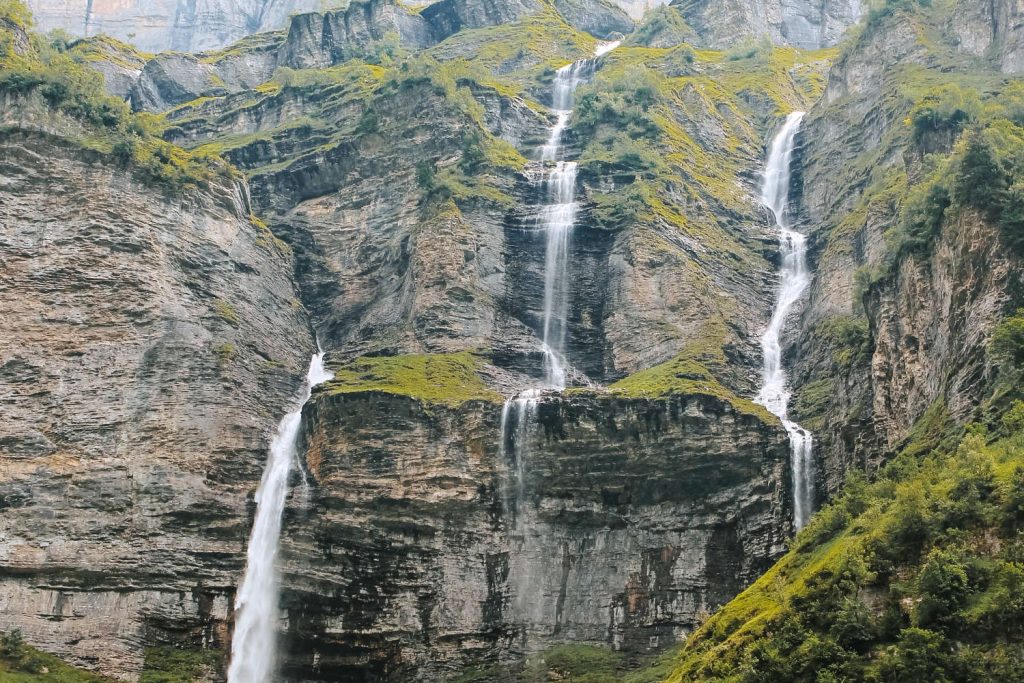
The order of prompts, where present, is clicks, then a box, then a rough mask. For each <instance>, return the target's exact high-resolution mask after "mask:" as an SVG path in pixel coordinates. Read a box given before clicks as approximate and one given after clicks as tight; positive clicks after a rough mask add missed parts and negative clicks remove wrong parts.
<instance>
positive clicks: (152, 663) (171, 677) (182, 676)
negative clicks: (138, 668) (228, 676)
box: [139, 645, 224, 683]
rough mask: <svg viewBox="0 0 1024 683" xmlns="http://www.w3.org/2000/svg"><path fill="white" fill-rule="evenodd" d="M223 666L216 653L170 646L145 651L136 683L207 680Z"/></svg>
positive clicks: (220, 654) (217, 651)
mask: <svg viewBox="0 0 1024 683" xmlns="http://www.w3.org/2000/svg"><path fill="white" fill-rule="evenodd" d="M223 665H224V653H222V652H221V651H219V650H204V649H199V648H188V649H186V648H178V647H173V646H170V645H167V646H161V647H149V648H146V655H145V660H144V663H143V669H142V676H140V677H139V683H193V682H194V681H199V680H209V679H210V678H211V677H213V676H215V675H216V674H218V673H219V672H220V670H221V668H222V667H223Z"/></svg>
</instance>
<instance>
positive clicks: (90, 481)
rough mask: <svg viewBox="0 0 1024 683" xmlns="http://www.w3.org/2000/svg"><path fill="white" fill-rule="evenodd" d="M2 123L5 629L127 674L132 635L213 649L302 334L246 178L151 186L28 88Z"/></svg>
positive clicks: (224, 623)
mask: <svg viewBox="0 0 1024 683" xmlns="http://www.w3.org/2000/svg"><path fill="white" fill-rule="evenodd" d="M0 120H2V122H3V125H4V133H3V136H2V137H0V149H2V151H0V159H2V161H0V184H2V186H3V188H4V191H3V199H2V200H0V244H2V251H3V254H4V255H3V270H4V278H3V282H2V283H0V290H2V293H3V297H4V299H5V301H6V303H5V305H4V326H5V332H4V335H3V338H2V340H0V405H2V412H3V414H4V416H5V419H4V420H3V424H2V425H0V462H2V463H3V466H2V468H0V510H2V513H0V574H2V575H3V577H4V578H3V581H2V582H0V611H2V612H3V614H4V622H5V624H4V628H8V627H11V626H15V625H16V626H17V627H18V628H20V629H21V630H22V632H23V633H24V635H25V638H26V639H27V640H28V641H29V642H31V643H33V644H34V645H37V646H39V647H41V648H44V649H46V650H48V651H51V652H54V653H57V654H59V655H61V656H62V657H65V658H66V659H67V660H68V661H70V662H73V663H76V664H79V665H83V666H86V667H89V668H100V669H102V670H103V671H104V672H106V673H108V674H111V675H115V676H118V677H124V678H127V679H134V678H135V677H137V675H138V672H139V671H140V669H141V668H142V663H143V652H144V650H145V648H146V647H149V646H152V645H159V644H175V645H180V646H183V647H196V648H198V647H201V646H207V647H209V646H214V647H226V646H227V643H228V641H229V624H230V620H231V609H232V607H231V605H232V599H233V594H234V590H235V586H236V584H237V581H238V577H239V576H240V575H241V571H242V566H243V563H244V557H245V554H244V549H245V542H246V538H247V536H248V529H249V523H250V515H251V513H252V506H251V498H250V496H251V494H252V491H253V490H254V488H255V486H256V484H257V483H258V481H259V479H260V476H261V472H262V468H263V463H264V461H265V459H266V449H267V445H268V442H269V438H270V435H271V431H272V429H273V426H274V425H275V424H276V422H277V420H278V419H279V418H280V416H281V415H282V414H283V412H285V410H286V407H288V406H290V404H291V402H292V401H293V400H294V392H295V391H296V388H297V387H298V386H299V384H300V382H301V377H302V374H303V371H304V369H305V366H306V364H307V360H308V355H307V354H308V353H311V352H312V350H313V349H314V342H313V339H312V335H311V334H310V332H309V327H308V323H307V320H306V317H305V313H304V311H303V309H302V307H301V305H300V304H299V303H298V300H297V298H296V293H295V290H294V288H293V284H292V280H291V264H290V260H289V258H288V256H287V254H286V253H283V252H282V251H281V250H280V249H279V247H278V246H276V245H275V241H274V240H273V239H272V236H270V235H269V233H267V232H266V230H265V229H264V228H261V227H260V226H259V225H258V224H256V223H254V222H252V221H251V220H250V208H249V200H248V196H247V190H246V187H245V185H244V184H241V183H237V182H236V181H232V180H227V179H222V180H218V181H217V182H215V184H214V185H213V186H211V187H210V188H209V189H207V190H193V191H186V192H184V193H170V192H168V191H166V190H165V189H164V188H162V187H160V186H159V185H157V186H154V185H150V184H147V183H145V182H143V181H142V180H141V179H140V178H138V177H136V176H135V175H134V173H133V172H132V171H131V170H126V169H124V168H121V167H118V166H115V165H112V164H110V163H108V162H106V161H104V159H103V158H102V157H97V155H96V154H94V153H87V152H82V151H76V150H77V149H78V148H77V147H76V145H75V144H74V143H73V137H68V138H65V137H62V136H61V135H60V134H59V131H61V130H68V129H69V127H70V124H68V123H67V122H63V123H62V122H60V121H57V120H52V118H51V115H50V114H49V113H48V109H47V108H46V107H44V106H43V104H42V101H41V100H39V101H34V100H32V101H22V100H13V99H10V98H7V99H4V100H3V101H2V103H0ZM55 197H59V201H55Z"/></svg>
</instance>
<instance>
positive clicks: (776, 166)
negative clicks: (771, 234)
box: [757, 112, 814, 529]
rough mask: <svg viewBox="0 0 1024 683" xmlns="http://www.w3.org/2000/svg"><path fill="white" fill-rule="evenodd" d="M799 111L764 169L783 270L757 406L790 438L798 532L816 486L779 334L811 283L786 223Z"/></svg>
mask: <svg viewBox="0 0 1024 683" xmlns="http://www.w3.org/2000/svg"><path fill="white" fill-rule="evenodd" d="M803 117H804V113H803V112H793V113H792V114H790V115H789V116H788V117H787V118H786V122H785V124H783V126H782V129H781V130H780V131H779V133H778V134H777V135H776V136H775V139H774V140H772V144H771V149H770V150H769V153H768V161H767V163H766V164H765V171H764V184H763V186H762V188H761V202H762V203H763V204H764V205H765V206H766V207H768V209H769V210H770V211H771V212H772V215H773V216H774V217H775V225H776V228H777V229H778V232H779V242H780V251H781V253H782V268H781V270H780V272H779V294H778V300H777V301H776V303H775V310H774V311H773V313H772V318H771V321H770V322H769V323H768V329H767V330H766V331H765V333H764V336H763V337H762V338H761V348H762V350H763V352H764V370H763V373H764V381H763V384H762V386H761V392H760V393H759V394H758V397H757V402H758V403H760V404H761V405H763V406H764V407H765V408H767V409H768V410H769V411H770V412H771V413H772V414H774V415H777V416H778V417H779V419H780V420H782V424H783V426H784V427H785V428H786V431H787V432H788V433H789V442H790V451H791V456H790V460H791V468H792V477H793V518H794V519H793V521H794V524H795V526H796V528H797V529H800V528H802V527H803V526H804V525H805V524H806V523H807V518H808V517H809V516H810V514H811V511H812V510H811V507H812V505H813V495H814V490H813V486H814V482H813V476H814V474H813V469H812V461H811V456H812V453H813V446H814V441H813V438H812V436H811V433H810V432H809V431H807V430H806V429H804V428H803V427H801V426H800V425H798V424H797V423H795V422H793V421H792V420H790V419H789V418H788V417H787V410H788V407H789V396H790V392H789V389H788V387H787V383H786V371H785V369H784V368H783V367H782V339H781V338H782V331H783V328H784V326H785V324H786V318H787V317H788V316H789V314H790V312H791V311H792V309H793V305H794V304H796V302H797V301H799V300H800V297H801V296H802V295H803V293H804V290H805V289H807V285H808V284H809V283H810V274H809V273H808V271H807V237H806V236H804V235H802V234H800V233H799V232H796V231H794V230H791V229H790V228H789V225H788V224H787V216H786V205H787V203H788V199H789V178H790V166H791V163H792V159H793V147H794V144H795V140H796V134H797V131H798V130H799V128H800V123H801V122H802V121H803Z"/></svg>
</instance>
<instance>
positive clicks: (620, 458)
mask: <svg viewBox="0 0 1024 683" xmlns="http://www.w3.org/2000/svg"><path fill="white" fill-rule="evenodd" d="M500 413H501V406H500V404H493V403H481V402H470V403H466V404H463V405H461V406H459V407H457V408H445V407H441V406H430V407H428V406H425V405H423V404H421V403H419V402H417V401H415V400H411V399H408V398H404V397H397V396H389V395H386V394H379V393H365V394H361V393H356V394H344V395H338V396H331V395H329V392H326V391H325V392H321V393H320V394H318V395H317V396H316V397H314V401H313V402H312V403H311V404H310V405H309V407H308V409H307V411H306V415H305V418H306V420H305V428H304V440H305V445H306V460H305V463H306V466H307V467H308V470H309V474H310V476H311V479H312V481H313V482H314V486H313V491H312V495H311V498H310V499H309V502H308V504H307V505H305V506H303V505H294V506H292V507H291V508H290V509H289V512H288V514H287V523H286V529H285V532H284V533H285V537H284V546H283V555H284V574H285V584H286V588H285V593H284V597H283V604H284V607H285V609H286V610H287V612H288V615H289V617H288V624H289V625H288V629H287V634H286V636H285V639H286V641H287V642H288V643H289V646H288V651H287V652H288V654H287V663H286V671H287V672H288V674H289V675H290V676H292V677H294V678H296V679H302V680H317V681H329V680H346V679H347V678H348V677H353V676H365V675H367V673H366V672H368V671H369V672H372V674H373V675H376V676H379V677H381V678H384V677H390V679H392V680H444V679H445V678H446V677H450V676H452V675H453V674H454V672H456V671H459V670H460V667H461V666H464V665H465V664H467V663H469V662H474V661H475V662H481V661H483V662H488V661H489V662H496V661H502V660H505V659H507V658H509V657H512V656H514V655H515V654H516V653H521V652H525V651H533V650H537V649H540V648H543V647H545V646H547V645H550V644H551V643H554V642H564V641H570V642H587V643H596V644H607V645H616V646H620V647H628V648H629V649H631V650H639V651H647V650H650V649H657V648H659V647H662V646H665V645H668V644H670V643H672V642H675V640H676V639H677V638H678V637H679V636H680V635H682V634H684V633H686V632H687V631H689V630H690V629H691V628H692V627H693V625H694V624H695V623H697V621H698V620H699V619H700V614H701V613H703V612H705V611H706V610H710V609H713V608H714V607H715V606H717V605H719V604H721V603H722V602H723V601H724V600H726V599H728V597H729V596H731V595H732V594H734V593H735V592H736V591H738V590H739V589H740V588H741V587H742V586H744V585H746V584H747V583H748V582H749V581H750V580H751V579H753V578H754V577H756V576H757V575H759V574H760V572H762V571H763V570H764V569H765V568H766V567H767V566H768V563H769V562H770V561H771V558H773V557H775V556H776V555H777V554H778V553H779V552H780V551H781V550H782V544H783V535H784V533H785V529H787V528H788V524H789V522H788V519H789V503H788V500H789V496H788V483H787V477H788V475H787V466H788V465H787V461H788V445H787V443H788V442H787V441H786V437H785V434H784V432H783V431H782V429H781V426H768V425H766V424H765V423H764V422H762V421H761V419H760V418H758V417H754V416H752V415H746V414H743V413H740V412H737V411H736V410H735V409H733V408H732V407H730V406H729V405H728V404H724V403H721V402H719V401H717V400H716V399H713V398H710V397H704V398H699V397H690V398H674V399H665V400H643V399H625V398H616V397H614V396H607V395H587V394H579V395H575V396H573V397H571V398H562V397H558V396H551V397H549V398H545V399H543V400H542V401H541V402H540V404H539V405H538V408H537V422H536V424H535V425H534V426H533V427H531V428H530V430H529V438H528V443H527V445H526V448H525V450H524V453H526V454H527V455H526V456H525V458H526V459H525V462H524V470H525V476H524V477H523V478H522V479H521V480H517V477H516V473H515V464H514V463H513V462H510V461H509V460H508V459H507V453H505V454H503V453H502V449H501V447H500V443H499V442H500V441H501V439H500V432H499V422H500V420H499V417H500ZM652 467H653V468H655V469H657V471H658V472H659V474H658V476H656V477H652V476H650V473H651V468H652Z"/></svg>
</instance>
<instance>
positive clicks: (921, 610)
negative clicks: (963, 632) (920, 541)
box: [914, 548, 970, 627]
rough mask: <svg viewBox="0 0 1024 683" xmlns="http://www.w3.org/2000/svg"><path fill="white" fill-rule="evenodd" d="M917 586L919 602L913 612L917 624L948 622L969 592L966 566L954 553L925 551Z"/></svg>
mask: <svg viewBox="0 0 1024 683" xmlns="http://www.w3.org/2000/svg"><path fill="white" fill-rule="evenodd" d="M917 586H918V591H919V592H920V594H921V602H920V603H919V604H918V605H917V609H916V610H915V613H914V616H915V620H916V621H917V624H918V625H919V626H938V627H945V626H949V625H950V624H951V623H952V622H953V621H954V619H955V615H956V612H957V611H958V610H959V609H960V607H962V606H963V604H964V603H965V602H966V601H967V598H968V595H969V594H970V586H969V582H968V579H967V569H966V567H965V566H964V565H963V564H962V563H961V562H960V560H959V558H958V557H957V556H956V555H954V554H952V553H950V552H948V551H945V550H940V549H937V548H936V549H934V550H932V551H931V553H929V554H928V559H927V561H926V562H925V564H924V567H922V569H921V573H920V574H919V575H918V578H917Z"/></svg>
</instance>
